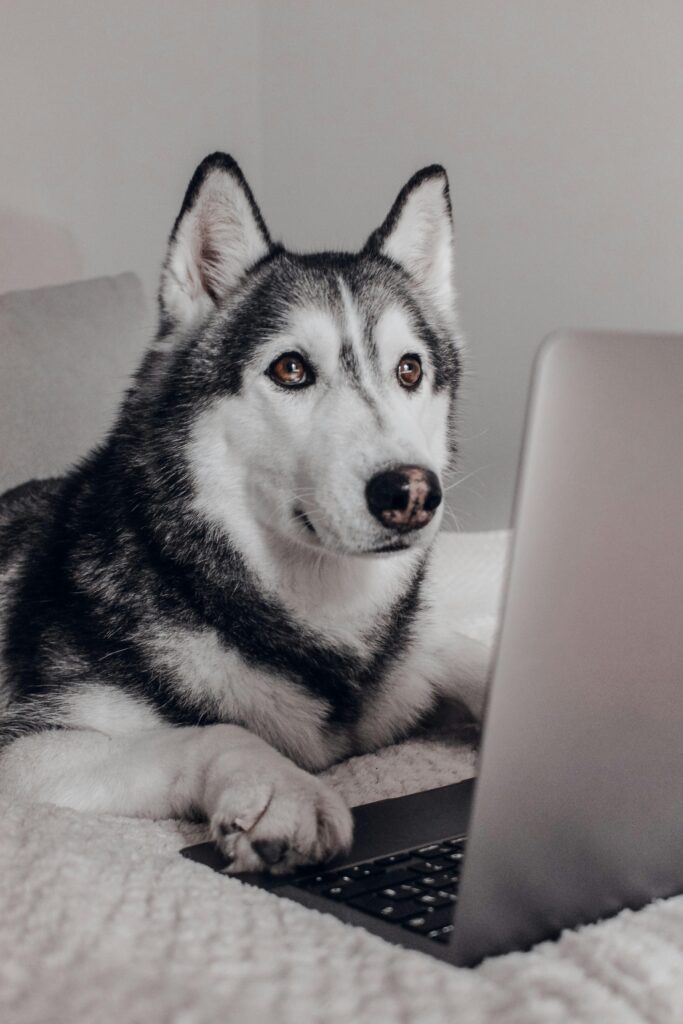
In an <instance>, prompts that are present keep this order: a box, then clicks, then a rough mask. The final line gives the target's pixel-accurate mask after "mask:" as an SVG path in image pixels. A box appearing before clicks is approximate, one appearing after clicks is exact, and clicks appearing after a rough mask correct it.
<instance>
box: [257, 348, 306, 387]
mask: <svg viewBox="0 0 683 1024" xmlns="http://www.w3.org/2000/svg"><path fill="white" fill-rule="evenodd" d="M268 373H269V375H270V377H271V378H272V379H273V380H274V381H275V383H276V384H281V385H282V386H283V387H286V388H300V387H304V386H305V385H306V384H312V383H313V374H312V373H311V371H310V369H309V368H308V366H307V364H306V361H305V360H304V358H303V356H300V355H299V353H298V352H286V353H285V354H284V355H283V356H279V357H278V358H277V359H276V360H274V362H272V363H271V364H270V366H269V368H268Z"/></svg>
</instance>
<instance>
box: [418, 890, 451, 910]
mask: <svg viewBox="0 0 683 1024" xmlns="http://www.w3.org/2000/svg"><path fill="white" fill-rule="evenodd" d="M452 902H453V901H452V899H451V897H450V896H446V895H444V896H439V895H438V894H437V893H435V892H426V893H425V894H424V896H420V897H419V899H418V903H422V904H424V906H425V907H446V906H450V905H451V903H452Z"/></svg>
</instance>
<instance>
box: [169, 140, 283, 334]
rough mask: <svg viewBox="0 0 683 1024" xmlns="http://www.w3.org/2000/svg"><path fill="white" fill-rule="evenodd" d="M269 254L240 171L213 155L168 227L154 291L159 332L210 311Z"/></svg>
mask: <svg viewBox="0 0 683 1024" xmlns="http://www.w3.org/2000/svg"><path fill="white" fill-rule="evenodd" d="M270 249H271V241H270V235H269V234H268V229H267V228H266V226H265V224H264V223H263V218H262V217H261V212H260V210H259V208H258V206H257V205H256V201H255V199H254V197H253V195H252V192H251V189H250V188H249V186H248V184H247V182H246V179H245V177H244V175H243V174H242V171H241V170H240V168H239V167H238V165H237V164H236V162H235V161H234V160H233V159H232V157H230V156H228V155H227V154H226V153H213V154H212V155H211V156H207V157H206V158H205V159H204V160H202V162H201V163H200V165H199V167H198V168H197V170H196V171H195V172H194V175H193V176H192V180H191V181H190V184H189V186H188V189H187V192H186V193H185V199H184V201H183V205H182V207H181V210H180V213H179V214H178V218H177V220H176V222H175V225H174V226H173V231H172V232H171V237H170V239H169V243H168V251H167V253H166V259H165V261H164V268H163V271H162V274H161V284H160V287H159V306H160V312H161V329H162V333H165V332H166V333H167V332H168V331H170V330H173V329H174V328H176V327H184V326H188V325H189V324H190V323H192V322H193V321H194V320H196V319H197V318H198V317H200V316H202V315H204V314H205V313H207V312H209V311H210V310H211V308H212V307H213V306H215V305H216V304H217V303H218V302H220V300H221V299H223V298H225V297H226V296H227V295H228V294H229V293H230V291H231V290H232V289H233V288H234V287H235V286H236V285H237V284H238V282H239V281H240V280H241V278H242V277H243V276H244V274H245V273H246V272H247V271H248V270H249V268H250V267H252V266H253V265H254V264H255V263H258V261H259V260H261V259H263V257H264V256H266V255H267V254H268V253H269V251H270Z"/></svg>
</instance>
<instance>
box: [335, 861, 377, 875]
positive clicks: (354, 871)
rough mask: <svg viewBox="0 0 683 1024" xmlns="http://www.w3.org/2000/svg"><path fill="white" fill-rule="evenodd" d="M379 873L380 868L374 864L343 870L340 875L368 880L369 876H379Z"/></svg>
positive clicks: (358, 865) (359, 865)
mask: <svg viewBox="0 0 683 1024" xmlns="http://www.w3.org/2000/svg"><path fill="white" fill-rule="evenodd" d="M381 871H382V869H381V867H377V865H376V864H356V865H355V866H354V867H352V868H344V870H343V871H342V872H341V873H342V875H344V876H348V877H349V878H369V877H370V875H379V874H380V872H381Z"/></svg>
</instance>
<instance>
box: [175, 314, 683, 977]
mask: <svg viewBox="0 0 683 1024" xmlns="http://www.w3.org/2000/svg"><path fill="white" fill-rule="evenodd" d="M514 521H515V537H514V546H513V552H512V558H511V565H510V568H509V573H508V583H507V593H506V599H505V605H504V614H503V621H502V627H501V633H500V638H499V643H498V650H497V655H496V660H495V667H494V671H493V678H492V682H491V689H490V695H489V701H488V707H487V711H486V716H485V723H484V733H483V735H484V742H483V749H482V756H481V763H480V767H479V775H478V780H477V782H476V784H473V783H472V782H471V781H469V782H466V783H461V784H458V785H454V786H447V787H444V788H442V789H438V790H432V791H431V792H429V793H419V794H415V795H413V796H408V797H402V798H399V799H396V800H384V801H381V802H378V803H374V804H368V805H366V806H364V807H360V808H356V809H355V811H354V815H355V818H356V841H355V845H354V848H353V850H352V852H351V854H350V855H349V856H348V857H347V858H345V859H344V860H343V861H339V862H337V863H333V864H328V865H325V866H324V867H320V868H318V869H311V870H310V871H308V872H305V873H302V875H301V876H297V877H295V878H286V879H272V878H264V877H259V876H249V879H248V880H249V881H251V882H252V883H253V884H257V885H260V886H262V887H265V888H267V889H269V890H271V891H273V892H276V893H278V894H280V895H282V896H286V897H288V898H290V899H294V900H297V901H299V902H301V903H304V904H305V905H307V906H312V907H316V908H317V909H319V910H324V911H328V912H329V913H332V914H335V915H336V916H337V917H340V918H342V920H345V921H348V922H351V923H353V924H356V925H362V926H364V927H366V928H368V929H369V930H370V931H373V932H376V933H378V934H380V935H382V936H384V937H385V938H387V939H389V940H390V941H392V942H397V943H400V944H401V945H405V946H410V947H412V948H417V949H421V950H423V951H424V952H427V953H431V954H433V955H435V956H438V957H440V958H442V959H445V960H449V961H451V962H452V963H456V964H475V963H477V962H479V961H480V960H482V959H483V958H484V957H487V956H491V955H495V954H500V953H507V952H510V951H511V950H520V949H526V948H528V947H530V946H531V945H533V944H534V943H536V942H538V941H539V940H542V939H549V938H553V937H555V936H557V935H558V934H559V932H560V931H561V930H562V929H564V928H570V927H574V926H576V925H580V924H583V923H586V922H590V921H595V920H597V919H599V918H602V917H606V916H609V915H611V914H614V913H616V912H617V911H618V910H620V909H621V908H623V907H631V908H638V907H641V906H643V905H644V904H645V903H647V902H648V901H650V900H652V899H654V898H655V897H663V896H669V895H672V894H674V893H679V892H683V801H682V799H681V792H682V791H683V337H676V336H659V335H644V334H641V335H636V334H591V333H573V334H569V333H567V334H558V335H555V336H553V337H552V338H550V339H548V340H547V341H546V342H545V344H544V345H543V347H542V349H541V352H540V354H539V357H538V359H537V363H536V368H535V372H534V381H533V387H532V393H531V400H530V403H529V412H528V416H527V426H526V437H525V443H524V453H523V457H522V462H521V468H520V472H519V477H518V483H517V496H516V502H515V520H514ZM183 853H184V855H185V856H188V857H191V858H192V859H195V860H200V861H203V862H204V863H206V864H208V865H210V866H211V867H214V868H216V869H218V870H220V869H221V867H223V866H224V865H223V864H222V862H221V859H220V855H218V854H217V853H216V851H215V849H214V848H213V847H212V846H211V845H210V844H202V845H201V846H195V847H190V848H188V849H187V850H184V851H183ZM243 877H244V876H243Z"/></svg>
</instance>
